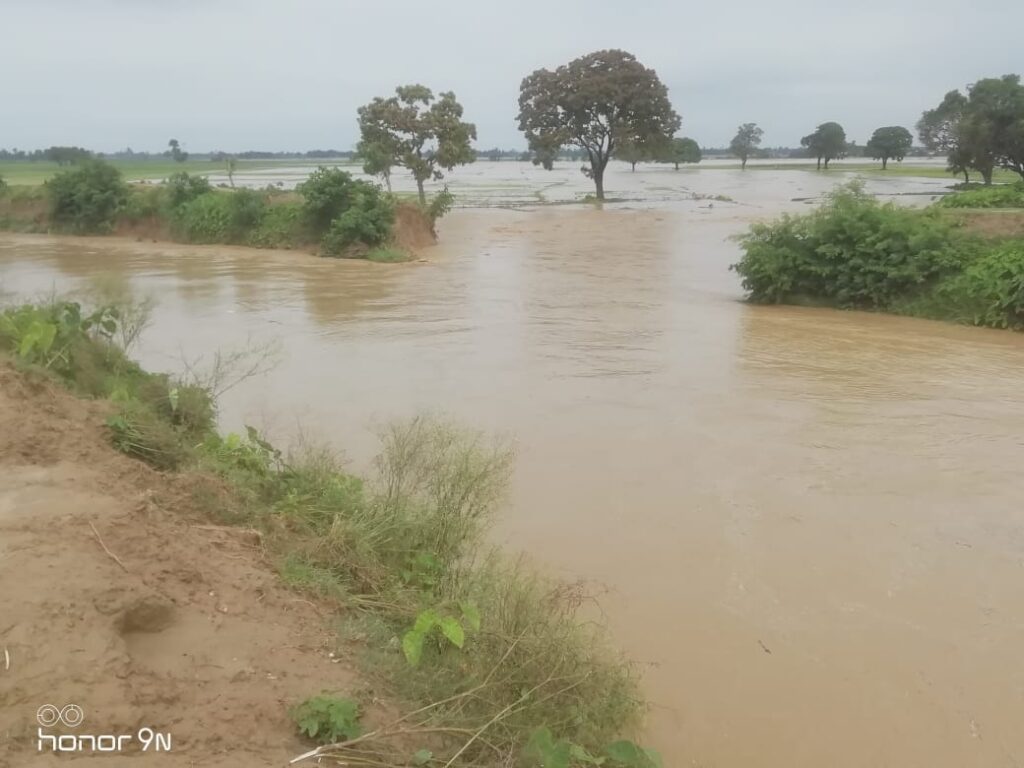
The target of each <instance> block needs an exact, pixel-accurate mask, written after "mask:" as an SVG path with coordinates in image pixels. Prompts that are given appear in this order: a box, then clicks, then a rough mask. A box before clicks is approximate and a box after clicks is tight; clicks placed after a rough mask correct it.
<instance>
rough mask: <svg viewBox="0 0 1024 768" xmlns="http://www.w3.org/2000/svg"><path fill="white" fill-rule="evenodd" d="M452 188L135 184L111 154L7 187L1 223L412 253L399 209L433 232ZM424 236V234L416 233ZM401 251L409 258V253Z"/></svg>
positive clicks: (370, 253) (325, 175)
mask: <svg viewBox="0 0 1024 768" xmlns="http://www.w3.org/2000/svg"><path fill="white" fill-rule="evenodd" d="M451 202H452V199H451V195H450V194H448V193H447V191H445V192H442V193H441V194H439V195H437V196H435V197H434V198H433V199H432V200H430V201H429V202H427V203H426V204H424V205H417V204H416V203H412V202H407V201H405V202H400V201H398V200H397V199H396V198H395V197H394V196H392V195H390V194H387V193H384V192H383V191H382V190H381V188H380V187H379V186H377V185H376V184H372V183H370V182H367V181H362V180H357V179H353V178H352V176H351V175H350V174H349V173H347V172H345V171H342V170H340V169H338V168H326V167H321V168H318V169H317V170H316V171H314V172H313V173H312V174H311V175H310V176H309V178H308V179H307V180H306V181H304V182H303V183H302V184H300V185H299V186H298V188H297V190H296V192H295V193H288V192H284V191H282V190H280V189H278V188H276V187H268V188H266V189H263V190H252V189H234V188H217V189H215V188H213V187H212V186H211V185H210V182H209V181H208V180H207V179H206V177H205V176H194V175H189V174H188V173H185V172H180V173H176V174H173V175H171V176H170V177H169V178H168V179H167V180H166V182H165V183H163V184H159V185H129V184H127V183H125V181H124V179H123V177H122V175H121V173H120V171H118V170H117V168H115V167H114V166H113V165H110V164H109V163H106V162H104V161H101V160H85V161H83V162H81V163H79V164H78V165H76V166H74V167H73V168H71V169H69V170H66V171H62V172H60V173H58V174H56V175H55V176H53V178H51V179H50V180H49V181H47V182H46V183H45V184H44V185H43V186H42V187H36V188H23V187H11V188H7V189H4V188H2V187H0V228H6V229H15V230H20V231H44V232H65V233H71V234H110V233H115V232H118V233H123V234H140V235H141V234H145V235H146V236H153V237H155V238H158V239H159V238H165V239H166V238H169V239H173V240H176V241H178V242H186V243H224V244H233V245H244V246H250V247H256V248H302V249H310V250H317V251H318V252H319V253H321V254H322V255H325V256H335V257H345V258H368V259H371V260H377V261H399V260H407V259H408V258H409V254H408V251H407V249H406V247H404V243H403V241H402V240H403V238H402V232H401V231H399V229H398V228H396V225H395V224H396V217H397V212H398V210H399V209H403V213H404V215H403V216H402V217H401V219H402V221H403V222H404V223H406V224H408V223H409V222H410V221H411V220H413V219H418V221H417V222H416V225H417V228H418V229H421V230H425V231H426V232H428V233H430V235H431V236H432V235H433V231H434V223H435V222H436V220H437V219H438V218H440V217H441V216H442V215H444V214H445V213H446V212H447V211H448V210H449V208H450V207H451ZM415 239H422V238H421V237H418V236H417V237H415ZM401 254H404V257H402V258H399V256H400V255H401Z"/></svg>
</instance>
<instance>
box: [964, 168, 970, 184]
mask: <svg viewBox="0 0 1024 768" xmlns="http://www.w3.org/2000/svg"><path fill="white" fill-rule="evenodd" d="M970 183H971V175H970V174H969V173H968V172H967V171H964V184H970Z"/></svg>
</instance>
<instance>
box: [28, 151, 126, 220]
mask: <svg viewBox="0 0 1024 768" xmlns="http://www.w3.org/2000/svg"><path fill="white" fill-rule="evenodd" d="M46 189H47V193H48V196H49V199H50V220H51V221H52V222H53V224H54V226H55V227H57V228H58V229H61V230H65V231H68V232H74V233H77V234H94V233H103V232H109V231H111V230H112V229H113V228H114V225H115V224H116V222H117V216H118V214H119V213H121V211H122V210H123V208H124V206H125V204H126V202H127V200H128V187H127V185H126V184H125V183H124V179H122V178H121V173H120V172H119V171H118V170H117V169H116V168H114V167H113V166H112V165H109V164H108V163H105V162H103V161H102V160H86V161H84V162H82V163H81V164H79V165H77V166H75V167H74V168H71V169H70V170H67V171H61V172H60V173H58V174H57V175H56V176H54V177H53V178H52V179H50V180H49V181H48V182H46Z"/></svg>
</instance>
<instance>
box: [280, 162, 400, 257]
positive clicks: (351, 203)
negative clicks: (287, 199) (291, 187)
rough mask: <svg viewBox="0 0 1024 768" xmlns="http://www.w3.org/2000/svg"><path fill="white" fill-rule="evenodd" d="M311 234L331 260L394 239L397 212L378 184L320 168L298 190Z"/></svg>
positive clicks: (337, 171)
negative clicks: (393, 228) (358, 246)
mask: <svg viewBox="0 0 1024 768" xmlns="http://www.w3.org/2000/svg"><path fill="white" fill-rule="evenodd" d="M296 189H297V191H298V192H299V194H301V195H302V197H303V211H304V213H305V216H306V219H307V221H308V224H309V227H310V231H311V232H312V233H313V234H314V236H316V237H319V238H320V246H321V250H322V251H323V253H324V254H325V255H327V256H341V255H345V254H346V253H350V252H351V249H352V247H353V246H355V245H362V246H368V247H371V248H372V247H374V246H377V245H380V244H382V243H384V242H385V241H386V240H387V239H388V238H389V237H390V235H391V228H392V225H393V224H394V220H395V208H394V203H393V201H392V200H391V198H390V197H389V196H387V195H384V194H383V193H382V192H381V189H380V187H378V186H377V185H376V184H370V183H369V182H366V181H362V180H357V179H353V178H352V175H351V174H349V173H346V172H345V171H342V170H339V169H337V168H318V169H317V170H316V171H314V172H313V173H312V174H310V176H309V178H308V179H306V181H304V182H302V184H300V185H299V186H298V187H297V188H296Z"/></svg>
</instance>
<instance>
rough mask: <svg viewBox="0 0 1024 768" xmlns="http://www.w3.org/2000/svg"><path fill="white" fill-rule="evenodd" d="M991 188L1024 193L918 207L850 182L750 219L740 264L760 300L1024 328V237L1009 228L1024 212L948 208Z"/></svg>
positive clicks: (748, 287)
mask: <svg viewBox="0 0 1024 768" xmlns="http://www.w3.org/2000/svg"><path fill="white" fill-rule="evenodd" d="M992 192H995V193H997V194H1003V195H1004V196H1005V193H1007V192H1009V193H1010V195H1009V197H1010V198H1012V199H1013V200H1014V201H1016V200H1017V199H1018V198H1019V197H1020V192H1021V188H1020V187H1017V186H1013V187H1008V188H1006V189H999V188H994V189H984V190H980V191H976V190H970V191H966V192H961V193H957V195H954V196H953V197H952V198H945V199H943V200H942V202H941V203H940V204H939V205H938V206H931V207H930V208H928V209H925V210H914V209H908V208H902V207H899V206H896V205H894V204H892V203H889V204H881V203H879V202H878V201H877V200H876V199H875V198H873V197H871V196H870V195H867V194H866V193H865V192H864V186H863V183H861V182H851V183H850V184H848V185H845V186H842V187H837V188H836V190H834V191H833V192H832V193H831V194H830V195H828V196H827V198H826V199H825V202H824V203H823V204H822V206H821V207H820V208H818V209H817V210H815V211H814V212H813V213H808V214H803V215H799V216H783V217H782V218H781V219H779V220H776V221H773V222H765V223H757V224H754V225H753V226H751V228H750V230H749V231H748V232H747V234H745V235H743V236H741V237H739V238H738V240H739V243H740V246H741V248H742V249H743V256H742V258H741V259H740V260H739V261H738V262H736V263H735V264H733V265H732V269H734V270H735V271H736V272H738V273H739V275H740V277H741V278H742V281H743V288H744V289H745V290H746V291H747V292H748V296H749V298H750V300H752V301H754V302H759V303H766V304H803V305H820V306H829V307H837V308H840V309H865V310H873V311H882V312H893V313H896V314H907V315H914V316H917V317H927V318H931V319H936V320H948V321H952V322H957V323H965V324H970V325H981V326H987V327H992V328H1007V329H1012V330H1024V239H1021V238H1018V237H1013V236H1007V233H1008V232H1009V233H1016V231H1018V230H1019V227H1020V214H1021V213H1024V212H1022V211H1019V210H1018V211H1017V212H1016V214H1017V215H1014V214H1013V213H1012V212H1011V211H998V212H997V215H998V218H995V217H993V216H992V215H985V214H980V213H979V212H977V211H975V212H972V213H963V214H960V215H959V216H949V215H946V211H947V210H949V209H953V210H967V209H962V208H958V207H957V206H956V203H957V202H958V198H959V196H960V195H962V196H963V197H964V198H965V199H967V200H969V201H974V200H979V201H980V200H988V199H989V198H991V197H992V195H991V193H992ZM999 199H1000V200H1001V199H1002V198H999ZM1008 214H1009V216H1008Z"/></svg>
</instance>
